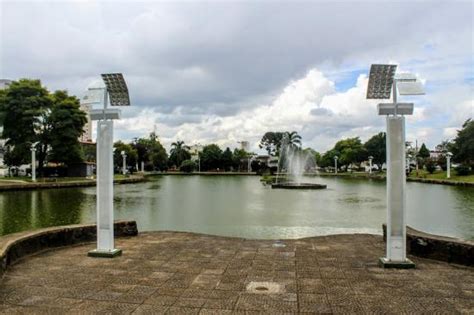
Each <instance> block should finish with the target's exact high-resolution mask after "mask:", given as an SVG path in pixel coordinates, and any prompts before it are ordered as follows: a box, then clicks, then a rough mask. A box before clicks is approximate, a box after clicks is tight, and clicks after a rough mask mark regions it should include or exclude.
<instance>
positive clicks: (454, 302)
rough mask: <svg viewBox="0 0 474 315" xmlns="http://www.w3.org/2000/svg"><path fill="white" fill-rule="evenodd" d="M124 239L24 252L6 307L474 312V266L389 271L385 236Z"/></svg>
mask: <svg viewBox="0 0 474 315" xmlns="http://www.w3.org/2000/svg"><path fill="white" fill-rule="evenodd" d="M117 247H118V248H121V249H123V256H121V257H118V258H114V259H107V258H91V257H87V252H88V251H89V250H90V249H93V248H94V244H86V245H80V246H75V247H67V248H62V249H58V250H53V251H49V252H45V253H42V254H38V255H35V256H32V257H29V258H26V259H24V260H22V261H21V262H19V263H17V264H16V265H14V266H12V267H11V268H10V269H9V270H8V271H7V272H6V274H5V275H4V277H3V279H2V280H1V282H0V313H1V314H25V313H28V314H29V313H39V314H43V313H44V314H64V313H82V314H89V313H109V314H113V313H117V314H129V313H133V314H162V313H167V314H253V313H260V312H264V313H268V314H280V313H315V314H318V313H324V314H330V313H333V314H358V313H360V314H367V313H369V314H392V313H393V314H413V313H416V314H419V313H425V314H435V313H436V314H473V313H474V268H469V267H462V266H457V265H450V264H447V263H443V262H437V261H431V260H427V259H420V258H416V257H411V259H412V260H413V261H414V262H415V263H416V264H417V269H411V270H387V269H385V270H384V269H381V268H379V267H378V266H377V259H378V257H380V256H383V253H384V243H383V241H382V237H381V236H376V235H337V236H327V237H314V238H306V239H300V240H284V241H281V242H276V241H271V240H245V239H240V238H226V237H216V236H206V235H200V234H192V233H179V232H150V233H140V234H139V235H138V236H137V237H131V238H121V239H118V240H117ZM266 289H268V290H266Z"/></svg>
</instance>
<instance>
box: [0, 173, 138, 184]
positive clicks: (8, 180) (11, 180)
mask: <svg viewBox="0 0 474 315" xmlns="http://www.w3.org/2000/svg"><path fill="white" fill-rule="evenodd" d="M129 177H130V176H129V175H122V174H116V175H114V180H120V179H125V178H129ZM93 180H94V179H91V178H86V177H56V178H55V177H48V178H42V177H40V178H37V179H36V182H37V183H51V182H58V183H68V182H90V181H93ZM29 183H32V181H31V177H26V176H18V177H3V178H0V185H12V184H19V185H24V184H29Z"/></svg>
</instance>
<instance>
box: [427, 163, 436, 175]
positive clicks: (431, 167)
mask: <svg viewBox="0 0 474 315" xmlns="http://www.w3.org/2000/svg"><path fill="white" fill-rule="evenodd" d="M425 167H426V170H427V171H428V173H430V174H433V173H434V171H435V170H436V163H435V161H433V160H432V159H426V162H425Z"/></svg>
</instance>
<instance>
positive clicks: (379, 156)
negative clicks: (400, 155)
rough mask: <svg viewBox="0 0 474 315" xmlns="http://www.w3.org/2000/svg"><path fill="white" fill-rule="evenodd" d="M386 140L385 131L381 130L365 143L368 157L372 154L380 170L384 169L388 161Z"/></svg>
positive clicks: (373, 160)
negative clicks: (383, 166)
mask: <svg viewBox="0 0 474 315" xmlns="http://www.w3.org/2000/svg"><path fill="white" fill-rule="evenodd" d="M386 141H387V140H386V134H385V132H379V133H378V134H376V135H374V136H372V138H370V139H369V140H367V142H365V143H364V148H365V151H366V154H367V158H368V157H369V156H372V157H373V159H372V162H373V163H374V164H376V165H377V166H378V168H379V170H382V165H383V164H384V163H385V161H386V155H387V154H386Z"/></svg>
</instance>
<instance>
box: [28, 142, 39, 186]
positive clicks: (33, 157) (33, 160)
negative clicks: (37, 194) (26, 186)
mask: <svg viewBox="0 0 474 315" xmlns="http://www.w3.org/2000/svg"><path fill="white" fill-rule="evenodd" d="M37 144H38V142H35V143H33V144H32V145H31V148H30V150H31V181H32V182H36V145H37Z"/></svg>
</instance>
